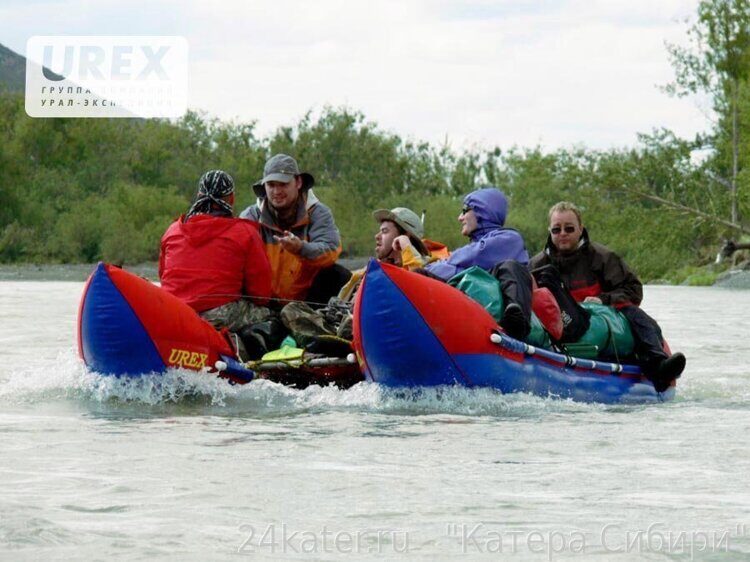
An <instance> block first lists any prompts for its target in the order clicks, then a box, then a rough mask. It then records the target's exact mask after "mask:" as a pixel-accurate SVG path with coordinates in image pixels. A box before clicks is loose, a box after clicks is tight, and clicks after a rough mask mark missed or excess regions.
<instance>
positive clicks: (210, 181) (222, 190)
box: [185, 170, 234, 220]
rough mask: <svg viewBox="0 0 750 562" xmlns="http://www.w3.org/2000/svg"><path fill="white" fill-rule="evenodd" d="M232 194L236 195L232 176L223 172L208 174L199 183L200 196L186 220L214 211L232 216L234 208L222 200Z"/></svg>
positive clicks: (196, 198) (215, 171)
mask: <svg viewBox="0 0 750 562" xmlns="http://www.w3.org/2000/svg"><path fill="white" fill-rule="evenodd" d="M230 193H234V180H233V179H232V176H230V175H229V174H227V173H226V172H223V171H221V170H210V171H208V172H206V173H205V174H203V175H202V176H201V179H200V180H199V181H198V194H197V195H196V196H195V201H194V202H193V204H192V206H191V207H190V209H189V210H188V212H187V214H186V215H185V220H187V219H189V218H190V217H192V216H193V215H199V214H204V213H210V212H211V211H212V210H215V211H219V212H220V213H221V214H226V215H229V216H231V215H232V206H231V205H230V204H229V203H227V202H226V201H224V200H223V199H222V197H226V196H227V195H229V194H230ZM217 207H218V208H217Z"/></svg>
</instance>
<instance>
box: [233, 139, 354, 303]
mask: <svg viewBox="0 0 750 562" xmlns="http://www.w3.org/2000/svg"><path fill="white" fill-rule="evenodd" d="M314 183H315V179H314V178H313V176H312V175H311V174H309V173H307V172H300V170H299V166H297V162H296V160H295V159H294V158H292V157H291V156H288V155H286V154H276V155H275V156H273V157H271V158H270V159H269V160H268V161H267V162H266V165H265V167H264V168H263V179H261V180H260V181H259V182H257V183H256V184H254V185H253V191H254V192H255V194H256V195H257V196H258V201H257V202H256V204H255V205H252V206H251V207H248V208H247V209H245V210H244V211H243V212H242V214H241V215H240V216H241V217H242V218H247V219H252V220H254V221H257V222H259V223H260V225H261V235H262V237H263V243H264V244H265V248H266V253H267V254H268V259H269V261H270V262H271V270H272V271H273V280H272V285H273V292H274V296H275V297H276V298H278V299H282V300H305V299H308V300H315V301H317V302H326V301H327V300H328V297H329V296H331V295H335V294H336V292H337V291H338V289H339V288H340V287H341V285H342V284H343V283H345V282H346V280H347V279H348V275H346V273H347V270H344V268H341V267H333V266H334V264H335V262H336V259H337V258H338V256H339V254H340V253H341V237H340V235H339V231H338V228H336V223H335V222H334V220H333V214H332V213H331V210H330V209H329V208H328V207H326V206H325V205H323V204H322V203H321V202H320V201H319V200H318V198H317V197H315V195H314V194H313V192H312V189H311V188H312V186H313V185H314ZM342 270H343V271H342ZM339 278H342V279H339ZM314 283H315V287H314V288H313V289H312V290H311V287H312V286H313V284H314Z"/></svg>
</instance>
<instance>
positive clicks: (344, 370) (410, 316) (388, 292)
mask: <svg viewBox="0 0 750 562" xmlns="http://www.w3.org/2000/svg"><path fill="white" fill-rule="evenodd" d="M78 342H79V354H80V356H81V358H82V359H83V361H84V362H85V363H86V365H87V366H88V367H89V368H90V369H91V370H92V371H95V372H98V373H102V374H108V375H115V376H139V375H143V374H148V373H163V372H165V371H166V370H167V369H168V368H185V369H190V370H195V371H204V372H206V373H209V374H210V373H213V374H214V376H215V375H217V374H218V375H219V376H221V377H224V378H226V379H229V380H230V381H231V382H234V383H239V384H242V383H247V382H250V381H252V380H254V379H256V378H267V379H271V380H274V381H277V382H281V383H284V384H292V385H295V386H298V387H304V386H306V385H308V384H322V385H327V384H336V385H338V386H340V387H344V388H345V387H348V386H351V385H353V384H356V383H357V382H359V381H362V380H369V381H372V382H376V383H379V384H382V385H385V386H389V387H427V386H440V385H462V386H468V387H491V388H495V389H497V390H499V391H501V392H503V393H511V392H529V393H533V394H536V395H539V396H543V397H547V396H554V397H560V398H570V399H573V400H578V401H585V402H602V403H647V402H658V401H664V400H669V399H671V398H672V397H673V396H674V393H675V388H674V386H672V387H670V388H669V389H668V390H667V391H665V392H662V393H657V392H656V391H655V390H654V387H653V385H652V384H651V383H650V382H649V381H648V380H646V378H645V377H644V376H643V375H642V374H641V371H640V369H639V368H638V367H637V366H634V365H627V364H623V363H611V362H605V361H600V360H596V359H586V358H581V357H574V356H572V355H570V354H563V353H558V352H556V351H554V350H550V349H544V348H543V347H538V346H535V345H530V344H528V343H524V342H521V341H518V340H515V339H513V338H510V337H509V336H507V335H505V334H504V333H503V332H502V329H501V328H500V327H499V326H498V324H497V322H496V320H495V319H494V318H493V317H492V316H491V315H490V313H489V312H487V310H485V308H484V307H483V306H482V305H481V304H479V303H478V302H476V301H474V300H472V299H471V298H469V297H468V296H467V295H465V294H464V293H462V292H461V291H459V290H458V289H456V288H454V287H452V286H450V285H447V284H445V283H441V282H439V281H436V280H433V279H430V278H427V277H424V276H421V275H418V274H415V273H411V272H408V271H405V270H403V269H401V268H398V267H394V266H390V265H387V264H380V263H378V262H377V261H375V260H372V261H371V262H370V263H369V265H368V268H367V273H366V275H365V277H364V280H363V282H362V285H361V287H360V289H359V292H358V295H357V299H356V301H355V308H354V342H353V347H354V353H352V354H351V355H350V356H349V357H347V358H337V357H319V356H309V355H308V354H306V353H304V352H303V351H302V350H296V351H291V352H287V353H282V354H281V356H277V358H269V359H267V360H264V361H259V362H255V363H248V364H243V363H242V362H241V361H240V360H239V358H238V356H237V353H236V348H235V346H234V344H233V342H232V338H231V336H230V334H229V333H228V332H226V331H221V332H220V331H217V330H215V329H214V328H213V327H212V326H211V325H210V324H209V323H207V322H206V321H204V320H203V319H202V318H200V316H198V314H196V313H195V311H194V310H193V309H192V308H190V307H189V306H188V305H186V304H185V303H183V302H182V301H180V300H179V299H177V298H176V297H174V296H172V295H170V294H169V293H167V292H166V291H164V290H162V289H161V288H160V287H158V286H156V285H154V284H153V283H151V282H149V281H147V280H145V279H142V278H140V277H138V276H136V275H133V274H131V273H128V272H127V271H125V270H122V269H120V268H118V267H115V266H112V265H107V264H104V263H100V264H99V265H98V266H97V267H96V269H95V270H94V272H93V273H92V274H91V277H90V278H89V280H88V282H87V283H86V287H85V289H84V292H83V297H82V299H81V304H80V309H79V321H78Z"/></svg>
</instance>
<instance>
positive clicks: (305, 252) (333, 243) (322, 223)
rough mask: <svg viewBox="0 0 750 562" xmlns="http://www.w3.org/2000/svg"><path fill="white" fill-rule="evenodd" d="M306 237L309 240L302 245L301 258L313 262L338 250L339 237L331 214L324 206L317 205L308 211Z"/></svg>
mask: <svg viewBox="0 0 750 562" xmlns="http://www.w3.org/2000/svg"><path fill="white" fill-rule="evenodd" d="M307 236H308V238H309V240H308V241H305V242H303V243H302V249H301V250H300V255H301V256H302V257H303V258H306V259H309V260H314V259H317V258H319V257H321V256H323V255H325V254H327V253H330V252H336V250H338V247H339V245H340V244H341V235H340V234H339V229H338V228H336V223H335V222H334V221H333V213H331V210H330V209H329V208H328V207H326V206H325V205H323V204H321V203H317V204H316V205H315V206H314V207H313V208H312V209H311V210H310V229H309V230H308V231H307ZM334 260H335V258H334Z"/></svg>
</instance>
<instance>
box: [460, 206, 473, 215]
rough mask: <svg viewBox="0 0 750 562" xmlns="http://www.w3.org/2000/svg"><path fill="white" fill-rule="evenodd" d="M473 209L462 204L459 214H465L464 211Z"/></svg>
mask: <svg viewBox="0 0 750 562" xmlns="http://www.w3.org/2000/svg"><path fill="white" fill-rule="evenodd" d="M473 210H474V209H472V208H471V207H469V206H468V205H464V206H463V208H462V209H461V214H462V215H465V214H466V213H468V212H469V211H473Z"/></svg>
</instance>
